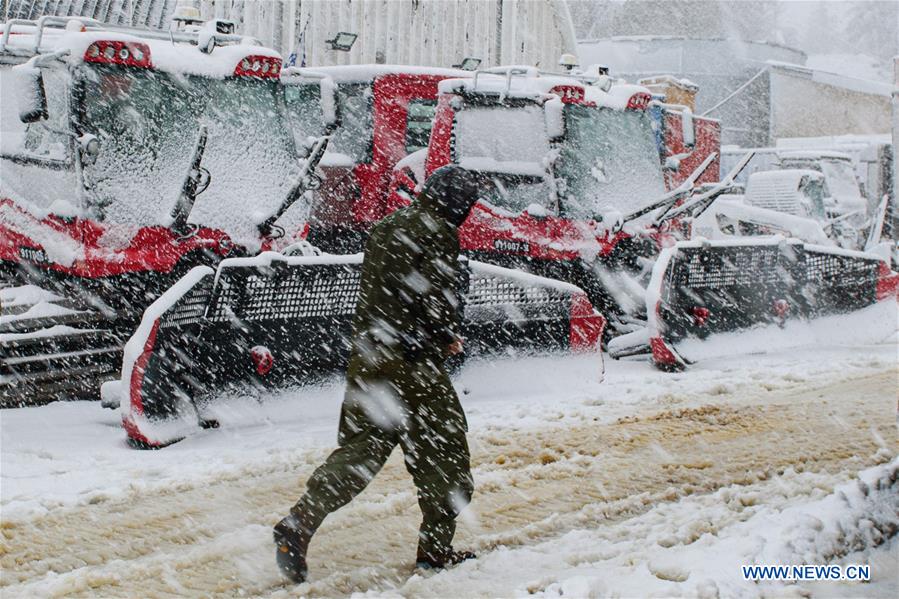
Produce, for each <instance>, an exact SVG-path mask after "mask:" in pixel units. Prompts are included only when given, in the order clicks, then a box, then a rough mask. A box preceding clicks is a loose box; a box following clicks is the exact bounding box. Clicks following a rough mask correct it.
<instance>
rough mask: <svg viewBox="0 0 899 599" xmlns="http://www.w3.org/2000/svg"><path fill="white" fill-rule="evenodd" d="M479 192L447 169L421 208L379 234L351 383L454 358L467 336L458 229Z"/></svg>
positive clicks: (370, 252) (369, 256)
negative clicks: (451, 352) (462, 330)
mask: <svg viewBox="0 0 899 599" xmlns="http://www.w3.org/2000/svg"><path fill="white" fill-rule="evenodd" d="M477 187H478V182H477V180H476V178H475V177H474V176H473V175H471V174H470V173H469V172H468V171H464V170H463V169H460V168H458V167H444V168H442V169H440V170H438V171H437V172H436V173H435V174H434V175H432V177H431V179H430V180H429V181H428V185H427V186H426V188H425V189H424V191H422V193H421V194H420V196H419V198H418V200H417V201H416V202H415V203H413V204H412V205H410V206H408V207H406V208H402V209H400V210H398V211H396V212H394V213H393V214H391V215H390V216H388V217H387V218H385V219H384V220H382V221H381V222H379V223H378V224H377V225H375V227H374V228H373V229H372V231H371V237H370V238H369V240H368V243H367V244H366V247H365V261H364V263H363V266H362V280H361V284H360V296H359V303H358V305H357V307H356V315H355V319H354V322H353V331H354V336H353V342H354V343H353V355H352V357H351V360H350V365H349V372H348V374H349V376H350V378H351V379H352V378H353V377H358V376H362V377H364V378H369V377H371V376H375V377H377V376H378V375H379V373H381V372H382V371H383V370H384V369H387V371H393V370H395V368H396V366H397V363H402V362H406V363H410V362H418V361H424V360H431V361H434V362H435V363H437V364H440V363H442V362H443V360H445V359H446V357H447V349H448V347H449V345H450V344H451V343H453V341H455V340H456V339H458V338H459V326H460V322H459V320H460V312H461V310H460V303H459V302H460V298H459V295H458V294H459V260H458V259H459V237H458V225H460V224H461V223H462V222H463V221H464V220H465V218H466V217H467V215H468V213H469V211H470V210H471V206H472V205H473V203H474V201H475V197H476V191H477Z"/></svg>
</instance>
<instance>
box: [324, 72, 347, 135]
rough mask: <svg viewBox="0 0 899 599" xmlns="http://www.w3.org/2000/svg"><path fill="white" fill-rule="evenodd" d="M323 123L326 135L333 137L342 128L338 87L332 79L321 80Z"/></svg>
mask: <svg viewBox="0 0 899 599" xmlns="http://www.w3.org/2000/svg"><path fill="white" fill-rule="evenodd" d="M320 85H321V103H322V123H323V124H324V127H325V135H331V134H332V133H334V131H336V130H337V128H338V127H340V121H341V116H342V115H341V114H340V102H339V101H338V99H337V85H336V84H335V83H334V80H333V79H331V78H330V77H325V78H324V79H322V80H321V83H320Z"/></svg>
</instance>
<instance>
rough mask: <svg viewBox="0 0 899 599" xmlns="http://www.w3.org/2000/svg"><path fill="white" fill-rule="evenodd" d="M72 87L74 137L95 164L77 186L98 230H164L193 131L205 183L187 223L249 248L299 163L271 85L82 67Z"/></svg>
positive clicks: (187, 165) (187, 159) (236, 79)
mask: <svg viewBox="0 0 899 599" xmlns="http://www.w3.org/2000/svg"><path fill="white" fill-rule="evenodd" d="M78 80H79V81H81V82H82V84H81V85H80V90H81V91H80V93H81V94H82V98H81V99H80V101H77V102H76V106H78V107H79V108H80V111H81V114H80V115H79V119H78V120H79V121H80V126H81V129H82V130H83V131H84V132H85V133H89V134H93V135H96V136H97V137H98V138H99V139H100V144H101V146H100V148H101V149H100V153H99V156H98V158H97V160H96V162H95V163H94V164H92V165H86V166H85V178H86V181H87V183H88V185H89V186H90V191H91V195H92V197H93V200H94V201H95V202H96V203H97V205H98V206H99V207H100V210H101V212H102V214H103V215H104V216H105V218H106V219H107V220H110V221H112V222H116V223H121V224H132V225H136V226H145V225H153V224H159V223H160V222H164V221H165V217H166V215H168V214H169V212H170V211H171V209H172V207H173V206H174V204H175V202H176V201H177V200H178V197H179V194H180V192H181V186H182V184H183V181H184V178H185V177H186V176H187V173H188V169H189V168H190V166H191V160H192V157H193V156H194V153H195V150H196V148H197V141H198V138H199V130H200V127H201V126H205V127H206V128H207V133H208V141H207V143H206V147H205V151H204V153H203V156H202V162H201V165H202V167H204V168H206V169H207V170H209V172H210V174H211V176H212V178H211V183H210V185H209V188H208V189H207V190H206V191H205V192H203V193H202V194H201V195H200V196H199V197H198V198H197V201H196V204H195V206H194V209H193V212H192V213H191V217H190V219H189V220H190V222H194V223H198V224H203V225H206V226H210V227H214V228H219V229H222V230H224V231H226V232H228V233H229V234H230V235H231V236H232V237H234V238H235V239H236V240H247V239H253V238H255V236H256V231H255V220H256V218H257V217H259V216H262V217H264V216H268V213H270V212H272V211H273V210H274V209H275V208H276V207H277V206H278V205H279V204H280V203H281V201H282V200H283V199H284V197H285V196H286V194H287V191H288V188H289V186H290V183H291V181H292V180H293V178H294V177H295V175H296V173H297V171H298V163H297V152H296V146H295V144H294V139H293V136H292V135H291V133H290V130H289V127H287V126H286V114H285V111H284V104H283V96H282V90H283V88H282V87H281V85H280V83H279V82H278V80H277V79H262V78H240V77H229V78H224V79H213V78H207V77H199V76H192V75H174V74H170V73H164V72H158V71H154V70H151V69H124V68H121V67H118V66H110V65H87V64H85V65H82V66H80V67H79V68H78ZM76 89H78V88H76ZM76 93H77V92H76ZM248 205H251V206H252V211H248ZM255 212H258V213H259V214H258V215H257V214H255Z"/></svg>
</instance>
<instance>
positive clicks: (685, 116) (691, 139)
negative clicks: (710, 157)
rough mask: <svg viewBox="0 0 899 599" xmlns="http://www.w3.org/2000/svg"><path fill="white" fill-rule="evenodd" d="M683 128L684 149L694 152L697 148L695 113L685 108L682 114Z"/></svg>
mask: <svg viewBox="0 0 899 599" xmlns="http://www.w3.org/2000/svg"><path fill="white" fill-rule="evenodd" d="M681 126H682V127H683V135H684V147H685V148H687V149H690V150H692V149H693V148H695V147H696V129H695V125H694V123H693V111H692V110H690V109H689V108H684V110H683V112H681Z"/></svg>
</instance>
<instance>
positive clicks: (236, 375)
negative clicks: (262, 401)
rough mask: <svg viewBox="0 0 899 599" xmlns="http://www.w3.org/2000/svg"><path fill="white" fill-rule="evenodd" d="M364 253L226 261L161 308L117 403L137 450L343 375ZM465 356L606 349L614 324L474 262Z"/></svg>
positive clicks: (130, 352)
mask: <svg viewBox="0 0 899 599" xmlns="http://www.w3.org/2000/svg"><path fill="white" fill-rule="evenodd" d="M361 265H362V254H357V255H353V256H329V255H325V256H303V257H299V256H297V257H294V256H290V257H288V256H283V255H281V254H277V253H274V252H266V253H263V254H261V255H259V256H257V257H254V258H233V259H227V260H223V261H222V262H221V263H220V264H219V266H218V269H217V270H215V271H213V270H212V269H211V268H208V267H203V266H200V267H196V268H194V269H193V270H192V271H190V272H189V273H188V274H187V275H185V276H184V278H182V279H181V280H180V281H179V282H178V283H176V284H175V285H174V286H173V287H172V288H171V289H169V290H168V291H167V292H166V293H165V294H163V295H162V297H160V298H159V299H158V300H157V301H156V302H154V303H153V304H152V305H151V306H150V307H149V308H148V309H147V310H146V312H145V313H144V317H143V320H142V322H141V324H140V326H139V327H138V329H137V331H136V332H135V333H134V335H133V336H132V337H131V339H130V340H129V341H128V343H127V345H126V346H125V354H124V358H123V362H122V372H121V377H120V379H119V381H117V382H113V383H107V384H106V385H105V386H104V396H105V398H104V400H105V401H109V399H110V398H109V396H110V395H115V396H117V398H118V400H119V403H120V406H121V410H122V423H123V426H124V428H125V431H126V433H127V436H128V440H129V442H130V443H131V444H132V445H134V446H137V447H142V448H147V447H162V446H165V445H168V444H170V443H173V442H175V441H178V440H180V439H182V438H184V437H186V436H188V435H189V434H191V433H192V432H195V431H197V430H198V429H199V428H200V427H201V426H204V425H205V426H207V427H208V426H209V425H213V426H214V423H212V422H210V421H207V420H205V419H204V416H203V414H204V408H206V407H207V406H209V405H210V404H211V402H212V401H213V400H214V399H215V398H220V397H222V396H224V395H227V394H228V392H229V391H231V392H246V391H247V390H250V391H251V392H253V391H254V390H264V389H275V388H282V387H285V386H290V385H299V384H303V383H309V382H313V381H315V380H316V379H317V378H318V379H319V380H320V379H321V378H322V377H323V376H326V375H329V374H333V373H335V372H339V371H340V370H341V369H342V368H344V367H345V365H346V361H347V358H348V355H349V351H350V335H351V321H352V317H353V313H354V311H355V305H356V299H357V295H358V288H359V276H360V273H361ZM462 273H463V276H462V277H461V279H460V282H459V285H460V289H461V290H462V293H461V297H462V298H463V308H462V309H463V313H464V317H463V335H464V337H465V340H466V342H465V346H466V356H473V355H478V354H481V355H483V354H490V353H492V352H498V351H499V352H508V351H510V350H514V351H522V352H532V351H538V352H542V351H547V350H548V351H552V350H556V351H559V350H561V351H571V350H574V351H598V350H599V346H600V340H601V338H602V332H603V328H604V327H605V320H604V318H603V317H602V316H601V315H600V314H598V313H597V312H596V311H595V310H594V309H593V306H592V305H591V304H590V302H589V301H588V300H587V297H586V295H585V294H584V292H583V291H582V290H581V289H579V288H578V287H575V286H573V285H569V284H566V283H562V282H559V281H555V280H552V279H546V278H542V277H537V276H533V275H528V274H525V273H521V272H518V271H514V270H509V269H505V268H500V267H497V266H492V265H487V264H482V263H478V262H473V261H472V262H467V267H466V268H463V269H462Z"/></svg>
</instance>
